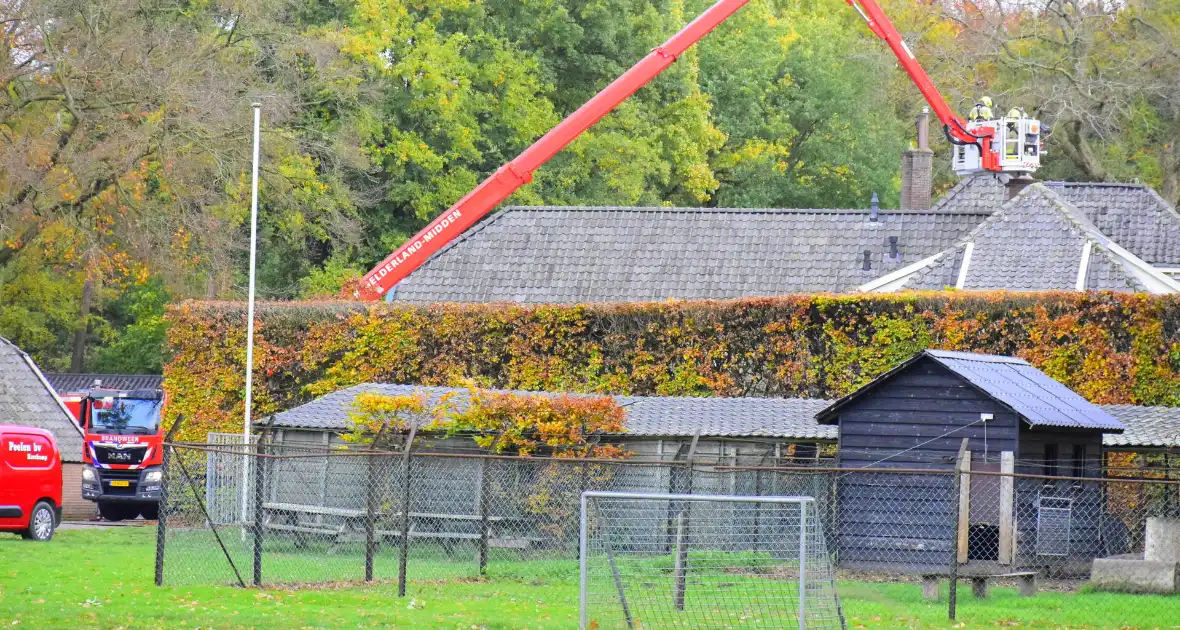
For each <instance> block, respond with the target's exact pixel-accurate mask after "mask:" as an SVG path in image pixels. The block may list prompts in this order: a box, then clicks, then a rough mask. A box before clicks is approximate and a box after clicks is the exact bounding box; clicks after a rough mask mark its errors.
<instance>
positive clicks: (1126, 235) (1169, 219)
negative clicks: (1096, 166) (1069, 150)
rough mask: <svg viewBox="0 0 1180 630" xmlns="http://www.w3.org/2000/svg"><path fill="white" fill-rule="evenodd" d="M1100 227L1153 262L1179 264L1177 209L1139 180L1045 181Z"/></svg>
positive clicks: (1124, 245)
mask: <svg viewBox="0 0 1180 630" xmlns="http://www.w3.org/2000/svg"><path fill="white" fill-rule="evenodd" d="M1045 185H1046V186H1048V187H1049V188H1051V189H1052V190H1054V191H1056V192H1057V193H1058V194H1060V195H1061V196H1062V197H1064V198H1065V200H1066V201H1068V202H1069V203H1070V205H1072V206H1074V207H1076V208H1078V209H1079V210H1081V211H1082V212H1083V213H1084V214H1085V215H1086V218H1087V219H1089V220H1090V221H1091V222H1092V223H1093V224H1094V225H1095V226H1096V227H1097V228H1098V230H1099V231H1101V232H1102V233H1103V234H1105V235H1106V236H1108V237H1110V239H1111V240H1113V241H1114V242H1116V243H1118V244H1119V245H1122V246H1123V247H1124V248H1126V249H1127V250H1128V251H1130V252H1131V253H1132V254H1135V255H1136V256H1138V257H1140V258H1142V259H1143V260H1145V261H1147V262H1149V263H1151V264H1153V265H1177V264H1180V213H1177V212H1176V210H1175V209H1174V208H1172V207H1171V206H1169V205H1168V202H1166V201H1164V200H1163V198H1161V197H1160V196H1159V195H1158V194H1156V192H1155V191H1154V190H1152V189H1151V188H1150V187H1148V186H1144V185H1142V184H1113V183H1071V182H1048V183H1046V184H1045Z"/></svg>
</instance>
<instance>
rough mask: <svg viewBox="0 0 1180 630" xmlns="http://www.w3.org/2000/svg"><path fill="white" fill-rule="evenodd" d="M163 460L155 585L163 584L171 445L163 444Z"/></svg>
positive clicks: (157, 521) (157, 522)
mask: <svg viewBox="0 0 1180 630" xmlns="http://www.w3.org/2000/svg"><path fill="white" fill-rule="evenodd" d="M162 448H163V449H164V461H163V463H161V464H160V503H159V505H160V507H159V510H160V514H159V517H158V518H157V519H156V586H164V549H165V547H166V541H167V539H168V537H167V533H166V532H167V528H168V468H169V465H170V464H171V463H172V461H171V460H172V452H171V451H172V447H170V446H166V445H165V446H163V447H162Z"/></svg>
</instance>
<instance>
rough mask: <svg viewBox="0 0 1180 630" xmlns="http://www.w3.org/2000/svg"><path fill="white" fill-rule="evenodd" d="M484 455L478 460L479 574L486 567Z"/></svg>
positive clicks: (485, 461)
mask: <svg viewBox="0 0 1180 630" xmlns="http://www.w3.org/2000/svg"><path fill="white" fill-rule="evenodd" d="M489 461H491V460H490V459H489V458H487V457H485V458H483V459H482V460H480V462H479V574H480V575H484V573H485V572H486V571H487V568H488V533H489V529H490V527H489V520H488V516H489V515H488V462H489Z"/></svg>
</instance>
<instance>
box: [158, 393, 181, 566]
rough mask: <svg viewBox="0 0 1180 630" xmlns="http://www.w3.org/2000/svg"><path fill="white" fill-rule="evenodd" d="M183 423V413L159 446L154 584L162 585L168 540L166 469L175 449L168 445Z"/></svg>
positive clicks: (169, 468) (168, 468) (170, 462)
mask: <svg viewBox="0 0 1180 630" xmlns="http://www.w3.org/2000/svg"><path fill="white" fill-rule="evenodd" d="M183 423H184V414H181V415H179V416H177V417H176V422H173V423H172V428H170V429H168V434H167V435H165V436H164V443H163V444H161V445H160V448H162V449H164V451H163V453H162V454H161V455H162V457H163V461H161V462H160V502H159V503H158V504H157V505H158V506H159V507H158V508H157V510H158V512H159V514H158V515H157V518H156V586H164V553H165V551H166V548H167V542H168V534H167V530H168V501H169V500H170V499H169V497H168V484H169V479H168V471H169V470H171V469H172V456H173V453H174V452H175V449H174V448H173V447H172V446H171V445H170V443H171V442H172V436H173V435H175V434H176V431H177V430H178V429H179V428H180V425H181V424H183Z"/></svg>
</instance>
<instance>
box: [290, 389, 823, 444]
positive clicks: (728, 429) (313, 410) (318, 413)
mask: <svg viewBox="0 0 1180 630" xmlns="http://www.w3.org/2000/svg"><path fill="white" fill-rule="evenodd" d="M496 391H505V390H496ZM366 392H374V393H380V394H385V395H389V396H399V395H407V394H414V393H422V394H425V395H426V396H427V404H428V405H434V404H437V403H438V402H439V400H440V399H441V398H442V396H443V395H444V394H452V395H453V398H452V402H453V403H455V404H457V405H463V404H465V403H466V400H467V393H468V390H467V389H464V388H458V387H427V386H419V385H387V384H378V383H369V384H365V385H355V386H353V387H349V388H347V389H342V390H339V391H336V392H333V393H331V394H327V395H326V396H322V397H320V398H317V399H315V400H313V401H311V402H308V403H306V404H303V405H300V406H298V407H295V408H293V409H289V410H287V411H283V412H280V413H277V414H275V416H274V419H273V421H272V423H271V426H274V427H286V428H314V429H328V430H345V429H347V428H348V412H349V411H350V410H351V405H352V401H353V400H355V399H356V396H357V395H358V394H361V393H366ZM512 393H515V394H529V395H541V396H560V395H561V394H554V393H549V392H525V391H513V392H512ZM568 395H569V396H589V395H591V394H568ZM614 398H615V400H617V401H618V403H619V404H620V405H622V406H623V407H624V409H625V413H626V425H627V435H634V436H669V437H674V436H692V435H695V434H696V433H697V431H698V430H699V431H700V434H701V435H702V436H706V437H771V438H782V439H799V440H835V439H836V431H835V428H834V427H827V426H820V425H818V424H817V423H816V422H815V414H816V412H818V411H819V410H821V409H823V408H824V407H825V406H827V404H828V401H826V400H820V399H805V398H675V397H660V396H651V397H648V396H615V397H614Z"/></svg>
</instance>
